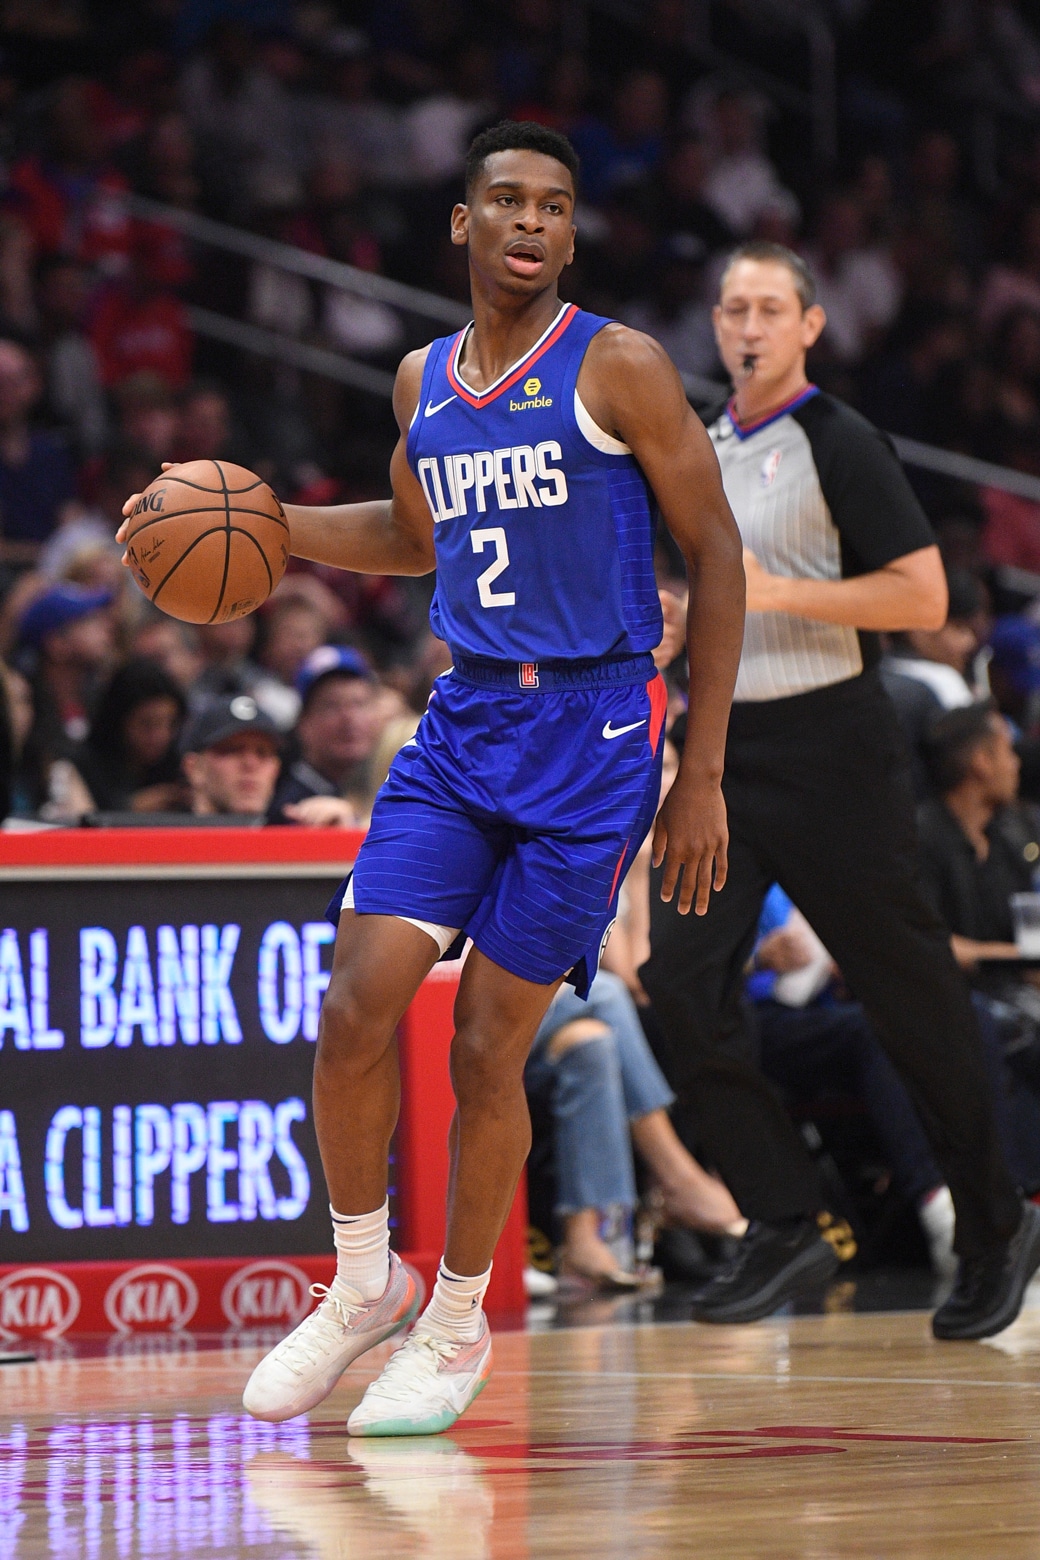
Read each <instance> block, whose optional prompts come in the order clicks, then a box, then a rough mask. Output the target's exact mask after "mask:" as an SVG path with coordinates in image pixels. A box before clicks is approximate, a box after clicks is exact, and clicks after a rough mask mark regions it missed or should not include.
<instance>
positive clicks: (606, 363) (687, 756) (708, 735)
mask: <svg viewBox="0 0 1040 1560" xmlns="http://www.w3.org/2000/svg"><path fill="white" fill-rule="evenodd" d="M578 389H579V393H580V395H581V398H582V401H583V402H584V403H585V406H586V407H587V409H588V412H589V415H590V416H591V417H592V418H593V419H594V420H595V421H596V422H597V423H598V424H599V426H600V427H601V428H603V429H605V430H606V431H607V432H610V433H612V434H614V436H615V437H617V438H619V439H621V440H622V441H623V442H624V443H625V444H627V445H628V447H629V448H630V449H631V451H632V453H633V455H634V456H635V458H636V460H637V461H638V462H639V464H640V466H641V467H642V469H643V472H644V474H645V476H646V479H647V481H648V482H649V484H650V486H651V488H652V489H653V492H654V496H655V498H656V499H657V502H658V504H659V506H660V509H661V514H662V516H663V517H664V521H665V524H666V525H667V527H668V529H669V531H670V532H671V534H672V536H673V537H674V538H675V541H676V543H677V545H678V547H679V549H680V551H681V552H682V555H683V557H684V559H685V561H686V570H687V575H688V578H689V585H690V604H689V611H688V614H687V627H686V645H687V654H688V657H689V665H690V710H689V715H688V718H687V719H688V724H687V734H686V742H685V744H684V748H683V757H682V763H681V765H680V767H679V775H678V778H677V780H676V782H675V784H674V785H673V787H672V789H671V791H670V792H669V793H668V796H667V798H666V800H665V802H664V805H663V806H662V808H661V811H660V812H659V814H658V816H657V824H656V826H655V829H654V864H655V866H660V864H661V863H662V861H663V862H664V869H665V870H664V879H663V882H662V885H661V896H662V898H663V899H665V900H670V899H671V898H672V896H673V895H674V893H675V890H676V886H677V884H678V881H679V876H680V873H682V885H681V887H680V889H679V911H680V913H681V914H683V915H685V914H686V913H687V912H688V911H689V910H690V908H691V906H693V907H694V908H695V909H696V911H697V914H698V915H703V914H704V913H705V911H706V910H707V908H708V899H709V895H710V892H711V885H712V879H713V877H714V882H715V887H716V888H721V887H722V885H723V884H724V882H725V881H726V852H727V847H728V843H729V834H728V829H727V825H726V804H725V802H724V801H723V798H722V769H723V762H724V757H725V749H726V728H727V725H728V723H729V709H730V703H731V701H732V698H733V685H734V683H735V681H736V676H737V666H738V664H739V661H740V649H741V644H742V642H743V637H744V569H743V564H742V561H741V545H740V533H739V532H738V530H737V526H736V522H735V520H734V519H733V515H732V512H731V510H730V507H729V504H728V503H727V501H726V495H725V493H724V492H723V490H722V478H721V475H720V473H719V465H718V461H717V460H716V458H715V451H714V450H713V449H712V446H711V441H710V439H709V438H708V435H707V434H706V433H705V431H704V428H703V427H702V425H701V422H700V420H699V418H698V417H697V416H696V415H695V413H694V412H693V410H692V409H691V407H690V405H689V403H688V401H687V399H686V395H685V392H684V390H683V387H682V383H681V381H680V379H679V375H678V373H677V372H676V369H675V366H674V364H673V363H672V361H671V359H670V358H669V357H668V355H667V353H666V352H665V351H664V349H663V348H662V347H661V346H659V345H658V343H657V342H656V341H654V340H653V339H652V338H651V337H649V336H644V335H642V334H641V333H640V332H639V331H634V330H629V329H627V328H626V327H625V326H622V325H610V326H607V327H606V328H605V329H604V330H602V331H601V332H600V333H599V335H598V336H596V337H594V338H593V341H592V343H591V344H590V347H589V350H588V352H587V353H586V356H585V362H584V363H583V365H582V370H581V374H580V376H579V380H578Z"/></svg>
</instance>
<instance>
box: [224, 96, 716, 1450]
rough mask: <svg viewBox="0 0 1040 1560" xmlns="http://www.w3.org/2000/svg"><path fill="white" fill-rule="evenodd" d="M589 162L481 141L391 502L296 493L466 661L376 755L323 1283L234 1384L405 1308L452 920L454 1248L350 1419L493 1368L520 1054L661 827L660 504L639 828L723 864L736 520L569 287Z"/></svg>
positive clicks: (410, 1305)
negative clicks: (438, 1000)
mask: <svg viewBox="0 0 1040 1560" xmlns="http://www.w3.org/2000/svg"><path fill="white" fill-rule="evenodd" d="M576 173H577V160H576V158H575V155H574V152H573V150H572V148H571V146H570V143H569V142H568V141H567V140H566V139H565V138H564V137H562V136H560V135H558V134H556V133H554V132H552V131H549V130H546V129H543V128H542V127H540V126H538V125H533V124H513V123H508V122H507V123H505V124H502V125H499V126H497V127H496V128H494V129H492V130H489V131H486V132H485V133H484V134H482V135H480V136H478V137H477V139H476V140H475V141H474V143H473V146H472V148H471V151H470V154H469V159H468V163H467V178H466V201H465V204H464V205H459V206H456V207H455V209H454V211H453V213H452V219H451V233H452V240H453V242H454V243H456V244H459V245H466V246H468V249H469V267H470V276H471V281H472V294H473V314H474V320H473V324H472V325H471V326H469V327H468V328H467V329H466V330H463V331H460V332H459V333H458V334H457V335H456V336H453V337H451V338H448V339H445V340H441V341H435V342H433V343H432V345H431V346H429V347H428V348H426V349H424V350H422V351H419V352H414V353H412V354H410V355H409V356H408V357H407V358H405V360H404V362H403V363H402V365H401V368H400V371H399V373H398V376H397V382H396V388H395V392H394V409H395V413H396V416H397V420H398V424H399V427H400V442H399V443H398V446H397V449H396V451H395V453H394V456H393V460H392V462H391V480H392V485H393V498H392V499H390V500H389V501H388V502H378V503H368V504H352V505H346V506H343V507H339V508H328V509H321V508H315V509H309V508H299V507H294V506H292V505H290V506H288V508H287V514H288V518H289V523H290V526H291V529H292V551H293V552H294V553H295V554H296V555H297V556H299V557H303V558H310V559H313V560H316V561H319V562H322V563H326V564H333V565H336V566H339V567H340V568H346V569H355V570H359V571H361V572H363V573H367V574H428V573H429V572H430V571H431V570H432V569H433V568H434V567H435V566H436V568H437V591H436V595H435V597H434V602H433V607H432V612H431V622H432V626H433V630H434V632H435V633H436V634H438V635H439V636H440V637H441V638H443V639H444V640H446V641H447V643H448V645H449V647H450V649H451V651H452V655H453V660H454V670H453V671H452V672H451V673H449V674H447V675H446V676H444V677H442V678H439V679H438V681H437V683H436V685H435V689H434V693H433V696H432V699H431V702H430V707H429V710H428V711H427V713H426V715H425V716H424V718H423V720H422V722H421V724H420V726H419V730H418V732H417V734H416V737H415V739H414V740H413V741H412V742H410V743H408V744H406V745H405V747H404V748H403V749H402V751H401V753H400V754H399V755H398V757H397V759H396V760H395V762H394V765H393V767H392V769H391V771H390V775H389V777H388V779H387V781H386V783H385V785H384V786H383V788H382V790H381V792H380V793H379V796H378V798H377V801H376V804H375V808H374V811H373V815H372V824H371V828H370V830H369V833H368V835H367V838H366V840H365V842H364V844H363V845H362V847H361V850H360V852H359V855H358V859H357V863H356V866H355V869H354V872H353V875H352V877H351V878H350V880H349V883H348V884H347V885H346V888H345V893H344V895H343V898H342V913H341V916H340V920H339V933H338V937H337V942H336V950H335V957H334V961H333V970H332V977H331V980H330V983H329V988H328V991H327V993H326V996H325V1002H324V1007H323V1010H322V1021H321V1030H320V1034H319V1039H318V1048H317V1055H316V1058H315V1072H314V1114H315V1126H316V1130H317V1134H318V1141H319V1145H320V1148H321V1155H322V1162H323V1165H324V1169H325V1176H326V1180H327V1183H328V1188H329V1194H330V1197H331V1206H332V1220H333V1228H334V1238H335V1245H336V1250H337V1254H338V1255H337V1272H336V1277H335V1280H334V1282H333V1284H332V1285H331V1287H330V1288H329V1289H328V1291H327V1292H326V1293H325V1294H324V1298H323V1299H322V1303H321V1305H320V1306H319V1307H318V1308H317V1310H316V1311H315V1312H314V1313H313V1314H312V1315H311V1316H310V1317H308V1318H307V1320H306V1321H304V1322H303V1323H302V1324H301V1325H300V1326H299V1327H298V1328H297V1329H296V1330H295V1332H293V1333H292V1334H290V1336H289V1337H288V1338H287V1339H285V1340H284V1341H283V1342H282V1343H281V1344H279V1345H278V1347H277V1348H276V1349H274V1350H273V1351H272V1353H271V1354H269V1355H268V1356H267V1358H266V1359H265V1360H263V1361H262V1362H261V1364H260V1365H258V1366H257V1368H256V1370H255V1371H254V1373H253V1376H252V1378H251V1379H250V1381H249V1384H248V1386H247V1388H246V1392H245V1398H244V1402H245V1406H246V1408H247V1409H248V1410H249V1411H250V1412H251V1413H253V1414H255V1415H257V1416H258V1417H260V1418H263V1419H268V1420H281V1419H288V1418H290V1417H291V1416H293V1415H296V1414H300V1413H303V1412H305V1411H306V1410H308V1409H310V1408H313V1407H314V1406H315V1404H317V1403H319V1402H320V1401H321V1400H322V1399H323V1398H324V1397H325V1396H326V1395H327V1393H328V1392H329V1391H330V1390H331V1388H332V1387H333V1385H334V1383H335V1382H336V1380H337V1379H338V1377H339V1376H340V1374H341V1373H342V1372H343V1370H344V1369H345V1368H346V1367H347V1366H348V1365H349V1364H350V1363H351V1361H352V1360H354V1359H356V1358H357V1357H358V1355H360V1354H362V1353H364V1351H365V1350H367V1349H370V1348H372V1347H373V1346H374V1345H376V1344H378V1343H381V1342H382V1341H383V1340H384V1339H385V1338H388V1337H389V1336H390V1335H391V1334H392V1333H394V1332H396V1331H398V1330H399V1329H400V1328H403V1327H404V1326H406V1325H407V1324H408V1323H409V1322H410V1321H411V1320H412V1318H413V1316H414V1312H415V1291H414V1287H413V1284H412V1281H411V1279H410V1278H409V1276H408V1275H407V1273H406V1272H405V1271H404V1269H403V1268H402V1267H401V1264H400V1262H399V1261H398V1259H397V1258H396V1256H395V1255H394V1254H393V1253H391V1252H390V1251H389V1247H388V1229H387V1201H386V1189H387V1150H388V1147H389V1143H390V1137H391V1134H392V1132H393V1130H394V1124H395V1121H396V1118H397V1110H398V1098H399V1075H398V1065H397V1055H396V1050H395V1045H394V1032H395V1029H396V1026H397V1023H398V1021H399V1019H400V1018H401V1015H402V1014H403V1013H404V1010H405V1008H406V1007H407V1006H408V1004H409V1002H410V1001H411V999H412V997H413V996H414V995H415V992H416V990H417V989H418V987H419V985H420V983H421V982H422V980H423V979H424V977H425V976H426V975H427V973H428V972H429V970H430V968H431V966H432V965H433V964H434V963H435V962H436V960H437V959H438V958H440V957H441V956H442V955H443V954H444V953H445V951H446V950H447V949H448V948H449V947H450V946H451V945H452V944H453V943H454V942H455V940H456V938H457V937H458V936H459V933H460V932H463V933H465V934H467V935H468V936H469V937H471V938H472V940H473V945H474V946H473V948H472V950H471V952H470V955H469V958H468V960H467V962H466V965H465V967H464V970H463V974H462V980H461V983H460V987H459V994H458V1000H457V1002H456V1007H455V1023H456V1033H455V1037H454V1041H453V1044H452V1051H451V1070H452V1081H453V1085H454V1089H455V1097H456V1101H457V1111H456V1114H455V1118H454V1121H453V1123H452V1128H451V1136H450V1153H451V1179H450V1187H449V1195H448V1234H447V1245H446V1249H445V1253H444V1260H443V1263H442V1266H441V1268H440V1271H439V1274H438V1277H437V1282H436V1284H435V1286H434V1290H433V1294H432V1296H431V1299H430V1303H429V1305H428V1306H427V1308H426V1310H425V1311H424V1312H423V1314H422V1316H421V1317H420V1318H419V1320H418V1322H417V1323H416V1326H415V1328H414V1330H413V1331H412V1332H411V1334H410V1335H409V1337H408V1338H407V1340H406V1342H405V1343H404V1344H403V1346H402V1347H401V1348H400V1349H399V1350H398V1351H397V1352H396V1353H395V1354H394V1355H393V1356H392V1357H391V1359H390V1362H389V1364H387V1365H386V1366H385V1367H384V1369H383V1371H382V1374H381V1375H380V1376H379V1377H378V1379H377V1380H375V1381H374V1382H373V1383H372V1384H371V1385H370V1386H369V1388H368V1390H367V1391H366V1393H365V1395H364V1398H363V1400H362V1402H361V1403H360V1404H359V1406H358V1407H357V1408H356V1409H355V1410H354V1412H353V1413H352V1414H351V1416H350V1419H349V1422H348V1429H349V1430H350V1432H351V1433H352V1434H356V1435H420V1434H427V1433H432V1432H436V1431H440V1430H444V1429H447V1427H448V1426H449V1425H451V1424H453V1423H454V1421H455V1420H456V1419H457V1417H458V1416H459V1414H461V1413H462V1412H463V1410H464V1409H465V1408H466V1407H467V1406H468V1404H469V1403H471V1402H472V1400H473V1399H474V1397H475V1396H476V1395H477V1393H478V1392H479V1391H480V1390H481V1388H482V1387H483V1385H484V1384H485V1382H486V1381H487V1379H488V1376H489V1374H490V1370H491V1342H490V1338H489V1334H488V1327H487V1322H486V1320H485V1319H484V1315H483V1312H482V1301H483V1298H484V1293H485V1290H486V1288H487V1285H488V1280H489V1278H490V1273H491V1258H492V1253H493V1251H494V1248H495V1244H496V1241H497V1240H498V1237H499V1234H500V1233H501V1230H502V1228H503V1225H504V1223H505V1220H506V1217H507V1215H508V1213H509V1209H510V1206H511V1204H512V1200H513V1195H514V1192H515V1190H516V1185H517V1181H518V1179H519V1176H520V1172H521V1169H522V1167H523V1164H524V1160H525V1158H526V1155H527V1152H528V1148H529V1146H530V1121H529V1117H528V1112H527V1104H526V1100H525V1096H524V1087H523V1070H524V1062H525V1060H526V1057H527V1053H528V1049H529V1047H530V1044H531V1041H532V1038H533V1036H534V1034H535V1031H536V1029H537V1027H538V1025H539V1022H540V1021H541V1019H542V1016H543V1015H544V1013H545V1010H546V1008H547V1007H548V1005H549V1003H550V1001H551V1000H552V997H553V995H554V993H555V992H556V990H557V989H558V987H559V986H560V983H561V981H562V980H564V979H565V978H566V979H568V980H570V981H571V982H572V983H573V984H574V986H575V988H576V989H577V990H578V991H579V992H580V993H582V994H583V993H584V992H585V991H586V990H587V989H588V985H589V982H590V980H591V978H592V975H593V973H594V972H595V968H596V965H597V962H598V959H599V954H600V951H601V947H602V944H603V942H604V941H605V938H606V934H607V930H608V928H609V926H610V924H611V922H612V920H613V917H614V915H615V908H616V902H617V893H618V885H619V883H620V882H621V880H622V879H623V878H624V876H625V871H626V868H627V866H628V864H629V862H630V861H631V860H632V858H633V856H634V854H635V852H636V851H637V849H638V847H639V845H640V843H641V841H642V840H643V838H644V837H645V835H646V832H647V830H648V829H649V827H650V825H651V823H652V821H653V817H654V812H655V808H656V801H657V796H658V785H659V771H660V759H661V746H662V736H663V721H664V714H665V704H666V694H665V685H664V683H663V681H662V679H661V678H660V677H659V676H658V675H657V674H656V672H655V670H654V666H653V660H652V655H651V652H652V651H653V649H654V647H655V646H656V645H657V643H658V641H659V640H660V638H661V632H662V618H661V609H660V604H659V602H658V597H657V589H656V585H655V580H654V571H653V556H652V554H653V519H652V512H651V506H652V503H653V502H654V500H656V503H657V504H658V505H659V506H660V510H661V512H662V514H663V516H664V519H665V522H666V524H667V525H668V527H669V530H670V531H671V533H672V535H673V536H674V537H675V540H676V542H677V543H678V545H679V546H680V548H681V549H682V552H683V554H684V557H685V558H686V562H687V565H688V568H689V574H690V581H691V587H692V588H691V605H690V611H689V623H688V650H689V660H690V714H689V734H688V737H687V743H686V755H685V757H684V759H683V764H682V767H681V770H680V773H679V777H678V779H677V780H676V782H675V785H674V787H673V789H672V792H671V794H670V796H669V798H668V801H667V802H666V803H665V806H664V808H663V810H662V812H661V815H660V818H659V821H658V825H657V831H656V835H655V848H656V853H657V857H658V860H659V861H660V860H662V859H663V861H664V891H665V892H666V893H667V894H669V895H670V896H671V895H675V894H676V893H677V896H678V906H679V909H680V911H682V912H683V913H686V912H687V911H689V910H690V908H691V905H692V906H695V908H696V910H697V912H698V913H699V914H703V913H704V912H705V911H706V909H707V906H708V898H709V893H710V890H711V885H712V880H713V875H714V884H715V887H716V888H720V887H721V885H722V883H723V882H724V881H725V876H726V840H727V830H726V817H725V807H724V805H723V801H722V793H721V788H720V782H721V774H722V755H723V749H724V745H725V732H726V721H727V718H728V714H729V705H730V699H731V696H732V691H733V682H734V678H735V675H736V669H737V663H738V661H739V657H740V643H741V636H742V630H743V617H744V577H743V570H742V565H741V551H740V538H739V535H738V533H737V530H736V527H735V525H734V522H733V518H732V515H731V514H730V511H729V507H728V505H727V503H726V500H725V497H724V495H723V492H722V486H721V482H720V479H719V472H718V463H717V461H716V459H715V456H714V454H713V452H712V449H711V444H710V442H709V440H708V438H707V435H706V434H705V432H704V430H703V428H702V427H701V425H700V423H699V421H698V420H697V418H696V417H695V416H694V414H693V413H692V411H691V410H690V408H689V406H688V405H687V402H686V399H685V396H684V394H683V391H682V386H681V384H680V381H679V378H678V375H677V374H676V371H675V369H674V368H673V366H672V364H671V363H670V362H669V360H668V358H667V357H666V355H665V354H664V352H663V351H662V350H661V349H660V348H659V347H658V345H657V344H656V343H655V342H653V341H651V340H650V339H649V338H648V337H645V336H641V335H639V334H638V333H636V332H633V331H631V330H628V329H625V328H623V327H621V326H619V325H616V324H612V323H610V322H608V321H607V320H604V319H599V318H597V317H595V316H593V315H589V314H585V313H582V311H581V310H579V309H577V308H575V307H574V306H573V305H567V304H563V303H561V301H560V298H559V296H558V294H557V281H558V278H559V276H560V273H561V272H562V271H563V269H564V267H565V266H566V265H568V264H569V262H570V260H571V258H572V255H573V246H574V231H575V230H574V197H575V178H576Z"/></svg>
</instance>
